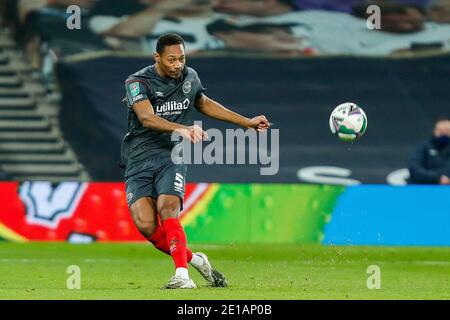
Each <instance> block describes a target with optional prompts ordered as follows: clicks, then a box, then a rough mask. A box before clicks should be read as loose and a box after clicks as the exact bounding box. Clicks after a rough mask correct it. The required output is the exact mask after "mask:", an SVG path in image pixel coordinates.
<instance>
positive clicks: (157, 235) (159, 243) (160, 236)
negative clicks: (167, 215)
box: [147, 223, 192, 262]
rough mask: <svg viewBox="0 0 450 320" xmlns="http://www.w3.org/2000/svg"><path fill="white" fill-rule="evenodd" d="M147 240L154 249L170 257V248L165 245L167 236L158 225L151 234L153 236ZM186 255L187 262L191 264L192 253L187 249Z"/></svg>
mask: <svg viewBox="0 0 450 320" xmlns="http://www.w3.org/2000/svg"><path fill="white" fill-rule="evenodd" d="M147 240H148V241H150V242H151V243H152V244H153V245H154V246H155V248H156V249H158V250H160V251H162V252H164V253H165V254H168V255H169V256H170V248H169V244H168V243H167V236H166V233H165V231H164V229H163V227H162V226H161V225H160V224H159V223H158V225H157V226H156V230H155V232H154V233H153V235H152V236H151V237H150V238H147ZM186 253H187V261H188V262H191V260H192V251H191V250H189V248H186Z"/></svg>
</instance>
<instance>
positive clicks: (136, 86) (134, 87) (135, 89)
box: [130, 82, 141, 97]
mask: <svg viewBox="0 0 450 320" xmlns="http://www.w3.org/2000/svg"><path fill="white" fill-rule="evenodd" d="M130 92H131V96H132V97H136V96H137V95H138V94H139V93H140V92H141V89H140V88H139V82H133V83H131V84H130Z"/></svg>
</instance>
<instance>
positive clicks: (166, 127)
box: [133, 99, 207, 143]
mask: <svg viewBox="0 0 450 320" xmlns="http://www.w3.org/2000/svg"><path fill="white" fill-rule="evenodd" d="M133 111H134V113H135V114H136V116H137V117H138V119H139V121H140V122H141V124H142V125H143V126H144V127H146V128H149V129H152V130H155V131H161V132H177V133H179V134H180V135H181V136H183V137H185V138H187V139H189V140H190V141H191V142H193V143H197V142H199V141H201V140H202V139H206V138H207V134H206V132H205V131H203V130H202V128H200V127H199V126H197V125H193V126H184V125H181V124H178V123H175V122H171V121H168V120H166V119H164V118H161V117H160V116H158V115H156V114H155V112H154V110H153V106H152V104H151V103H150V101H149V100H148V99H145V100H141V101H139V102H136V103H134V104H133Z"/></svg>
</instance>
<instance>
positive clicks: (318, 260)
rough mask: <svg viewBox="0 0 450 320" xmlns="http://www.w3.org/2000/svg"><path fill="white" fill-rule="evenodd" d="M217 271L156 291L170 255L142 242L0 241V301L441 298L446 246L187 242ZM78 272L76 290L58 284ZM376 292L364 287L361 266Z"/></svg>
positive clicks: (447, 272) (449, 288)
mask: <svg viewBox="0 0 450 320" xmlns="http://www.w3.org/2000/svg"><path fill="white" fill-rule="evenodd" d="M191 247H192V249H193V250H194V251H197V250H201V251H203V252H205V253H207V254H208V256H209V257H210V260H211V262H212V264H213V265H214V266H215V267H216V268H217V269H218V270H220V271H222V272H224V273H225V274H226V276H227V278H228V280H229V287H228V288H209V287H206V286H205V284H206V283H205V281H204V280H203V278H201V276H200V275H199V274H198V273H197V271H196V270H195V269H193V268H190V274H191V277H192V278H193V279H194V281H195V282H196V284H197V286H198V288H197V289H195V290H161V289H160V287H161V286H162V285H164V284H165V283H166V281H167V280H168V279H169V278H170V277H171V276H172V274H173V265H172V261H171V259H170V258H169V257H168V256H166V255H164V254H162V253H160V252H158V251H157V250H155V249H154V248H153V247H151V246H150V245H147V244H91V245H70V244H66V243H28V244H15V243H6V242H3V243H0V299H180V300H196V299H201V300H206V299H214V300H222V299H236V300H241V299H276V300H278V299H282V300H290V299H449V298H450V248H413V247H406V248H405V247H359V246H346V247H343V246H320V245H308V246H296V245H288V246H286V245H240V244H230V245H217V246H216V245H205V246H201V245H192V246H191ZM70 265H77V266H79V267H80V269H81V289H79V290H77V289H72V290H69V289H67V287H66V283H67V279H68V277H70V274H68V273H67V268H68V267H69V266H70ZM370 265H377V266H379V267H380V271H381V278H380V279H381V289H372V290H369V289H368V288H367V279H368V277H370V274H368V273H367V268H368V267H369V266H370Z"/></svg>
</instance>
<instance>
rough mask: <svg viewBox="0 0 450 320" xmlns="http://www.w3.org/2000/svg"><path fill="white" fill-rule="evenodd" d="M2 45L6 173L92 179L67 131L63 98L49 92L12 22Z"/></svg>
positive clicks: (1, 164)
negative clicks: (60, 100) (54, 98)
mask: <svg viewBox="0 0 450 320" xmlns="http://www.w3.org/2000/svg"><path fill="white" fill-rule="evenodd" d="M0 50H1V51H0V170H1V171H3V174H2V175H1V176H0V178H1V179H4V180H6V179H7V178H6V177H10V178H11V179H14V180H48V181H55V182H56V181H65V180H86V179H89V175H88V174H87V173H86V171H85V170H84V168H83V166H82V165H81V164H80V163H79V162H78V161H77V157H76V156H75V154H74V152H73V151H72V150H71V148H70V146H69V145H68V143H67V142H66V141H65V140H64V138H63V136H62V134H61V131H60V129H59V122H58V111H59V107H58V104H57V102H55V101H52V99H51V98H49V92H47V90H46V88H45V86H44V85H42V83H41V81H39V80H40V79H39V72H37V71H36V70H35V69H33V68H32V67H30V65H29V64H28V63H27V61H26V60H25V59H24V58H23V56H22V54H21V52H20V50H19V48H17V45H16V43H15V41H14V40H13V39H12V37H11V35H10V33H9V32H8V29H6V28H2V33H1V34H0ZM2 176H4V177H2Z"/></svg>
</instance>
